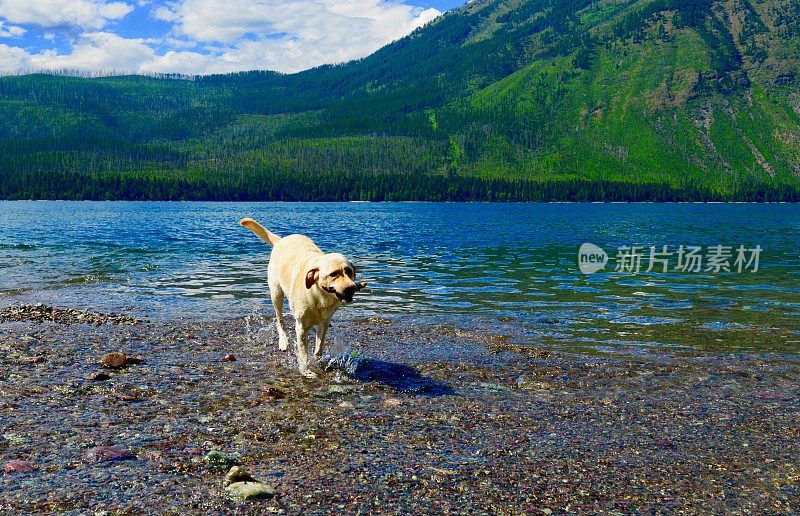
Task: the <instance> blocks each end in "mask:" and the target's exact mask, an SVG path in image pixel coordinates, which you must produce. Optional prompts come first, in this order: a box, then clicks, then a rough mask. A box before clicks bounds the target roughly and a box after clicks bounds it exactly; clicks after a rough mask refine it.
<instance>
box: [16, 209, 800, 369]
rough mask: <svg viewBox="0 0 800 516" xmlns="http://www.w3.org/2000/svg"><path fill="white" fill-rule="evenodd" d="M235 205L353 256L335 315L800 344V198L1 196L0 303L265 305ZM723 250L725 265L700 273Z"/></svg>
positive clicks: (252, 245)
mask: <svg viewBox="0 0 800 516" xmlns="http://www.w3.org/2000/svg"><path fill="white" fill-rule="evenodd" d="M244 216H250V217H253V218H255V219H256V220H258V221H259V222H261V223H262V224H263V225H264V226H265V227H267V228H269V229H270V230H271V231H273V232H275V233H277V234H279V235H286V234H290V233H303V234H306V235H309V236H310V237H312V238H313V239H314V240H315V241H316V242H317V244H318V245H319V246H320V247H321V248H322V249H323V250H325V251H338V252H342V253H344V254H346V255H348V256H350V257H351V258H352V259H353V261H354V262H355V263H356V264H357V266H358V268H359V278H360V279H365V280H368V281H369V282H370V286H369V287H368V289H366V290H364V291H362V292H361V293H360V295H359V296H357V301H356V303H355V304H353V305H349V306H346V307H344V308H342V309H341V310H340V312H339V313H338V314H337V318H338V319H346V318H348V317H380V318H389V319H392V320H397V321H401V322H403V323H407V324H429V323H450V324H453V325H455V326H459V327H468V328H473V329H478V330H482V331H491V332H493V333H501V334H507V335H509V336H511V337H512V339H513V340H514V341H515V342H519V343H525V342H535V343H538V344H545V345H549V346H556V347H567V348H575V349H578V350H589V351H592V350H596V351H604V352H625V353H627V352H632V353H637V352H643V351H646V350H648V349H653V348H654V347H655V348H658V349H663V348H667V347H670V348H676V349H682V348H686V349H690V350H691V349H703V350H720V351H735V352H765V351H766V352H788V353H797V352H798V350H800V323H799V322H798V321H800V207H798V206H796V205H782V204H773V205H756V204H435V203H433V204H432V203H402V204H388V203H387V204H366V203H337V204H327V203H153V202H147V203H145V202H142V203H139V202H41V201H37V202H33V201H31V202H28V201H21V202H0V305H9V304H13V303H23V302H24V303H29V302H42V303H47V304H53V305H59V306H72V307H81V308H85V309H91V310H98V311H113V312H127V313H133V314H138V315H140V316H143V317H147V318H150V319H158V318H166V319H175V318H177V319H215V318H219V317H241V316H246V315H252V314H259V313H263V314H266V315H271V313H272V308H271V306H270V304H269V296H268V293H267V289H266V270H267V258H268V256H269V251H270V248H269V247H268V246H266V245H265V244H262V243H261V242H260V241H259V240H258V239H257V238H256V237H255V236H254V235H253V234H252V233H250V232H249V231H247V230H245V229H244V228H242V227H240V226H239V225H238V220H239V219H240V218H241V217H244ZM583 243H593V244H595V245H597V246H600V247H601V248H603V249H604V250H605V251H606V252H607V253H608V254H609V255H610V262H609V264H608V265H607V266H606V268H605V269H604V270H601V271H599V272H596V273H594V274H590V275H586V274H583V273H581V271H580V270H579V267H578V249H579V247H580V246H581V244H583ZM681 245H683V246H700V247H701V251H700V252H699V253H698V254H699V255H701V257H702V259H703V260H704V261H703V263H702V266H701V270H700V271H699V272H690V271H680V270H675V268H676V267H677V265H678V256H677V251H678V249H679V246H681ZM718 245H722V246H728V247H730V248H732V249H730V253H731V255H732V256H731V257H730V258H728V259H726V260H721V261H722V262H724V263H726V264H727V265H728V266H729V267H730V268H732V269H733V270H732V272H725V271H724V270H721V271H720V272H716V271H715V270H713V268H712V270H710V271H709V270H707V265H708V264H709V263H711V262H709V261H708V260H709V259H710V258H709V254H711V253H712V250H713V246H718ZM621 246H641V247H642V248H643V251H642V253H643V255H644V256H643V259H642V262H641V270H640V271H639V272H638V273H637V272H635V270H633V271H619V272H616V271H615V270H614V269H615V266H616V265H618V264H619V262H620V260H616V257H617V254H618V248H619V247H621ZM650 246H656V248H657V250H658V251H661V250H662V247H663V246H667V252H668V253H672V255H664V256H662V258H664V259H665V260H667V265H668V268H669V271H668V272H667V273H664V272H662V271H661V267H662V266H661V265H659V266H658V267H656V270H654V271H651V272H646V269H647V268H648V263H649V261H648V258H649V253H650ZM740 246H742V247H743V249H744V251H743V252H744V253H745V254H744V256H745V258H747V259H750V258H753V253H752V252H751V250H752V249H755V248H756V246H760V248H761V249H762V251H761V252H760V254H759V255H758V258H759V260H758V270H756V271H754V270H753V269H754V268H755V262H751V263H750V264H749V267H748V266H747V265H748V264H747V263H741V264H740V265H743V266H744V267H743V271H742V272H741V273H740V272H737V271H736V269H737V263H736V258H737V249H738V248H739V247H740ZM722 251H723V254H724V251H726V249H723V250H722ZM634 256H635V255H634ZM659 263H661V262H659Z"/></svg>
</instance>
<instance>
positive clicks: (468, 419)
mask: <svg viewBox="0 0 800 516" xmlns="http://www.w3.org/2000/svg"><path fill="white" fill-rule="evenodd" d="M259 330H260V331H259ZM331 331H332V335H331V337H332V339H331V340H332V346H331V355H330V357H328V359H329V360H326V363H329V366H328V367H327V370H326V371H324V372H323V374H322V375H321V377H320V378H319V379H317V380H307V379H304V378H302V377H301V376H300V375H299V374H298V373H297V372H296V370H295V368H294V367H293V360H292V358H291V357H290V356H288V355H286V354H282V353H280V352H278V350H277V345H276V344H275V342H273V340H274V339H273V338H272V337H273V336H274V335H273V330H272V326H271V321H265V323H264V324H263V325H262V326H259V327H257V328H256V327H254V325H253V324H252V321H245V320H243V319H231V320H228V321H225V322H215V323H200V322H198V323H186V322H172V323H169V322H164V321H138V320H137V319H136V318H133V317H129V316H110V315H104V314H93V313H88V312H82V311H79V310H72V309H56V308H51V307H44V306H41V305H38V306H35V305H33V306H32V305H29V306H25V307H20V306H17V307H10V308H6V309H3V310H0V414H2V417H1V418H0V467H2V469H3V471H2V472H0V513H17V514H18V513H41V512H67V513H74V514H83V513H86V512H95V513H96V512H101V513H102V511H105V512H106V513H115V512H119V513H123V514H124V513H142V512H146V513H158V514H170V513H179V512H185V511H191V512H192V513H197V512H200V513H232V514H237V513H238V514H245V513H246V514H258V513H287V514H308V513H355V512H361V513H367V512H369V513H409V512H413V513H431V512H432V513H475V512H477V513H483V512H488V513H501V514H506V513H508V514H514V513H542V514H551V513H562V512H569V511H582V512H588V511H616V512H624V513H628V512H664V511H674V510H681V511H686V512H708V511H713V512H723V511H734V512H751V511H758V512H777V513H794V512H798V511H800V505H798V501H799V500H800V463H799V462H800V459H798V458H799V457H800V430H798V429H800V402H799V401H798V400H800V382H798V379H799V378H800V358H798V357H797V356H796V355H794V356H786V355H761V356H755V355H749V356H733V355H715V354H702V353H686V352H678V351H675V350H669V349H664V350H656V351H654V352H653V353H651V354H649V355H647V356H631V355H595V356H590V355H577V354H570V353H565V352H559V351H554V350H549V349H540V348H537V347H536V346H535V344H524V343H519V342H516V341H513V340H512V339H508V338H507V336H504V335H491V334H486V333H477V332H470V331H464V330H461V329H459V328H455V327H452V326H447V325H427V326H420V325H413V324H408V323H404V322H402V321H395V320H389V319H364V320H352V321H346V320H338V321H337V322H335V327H334V328H332V330H331ZM324 365H325V364H320V369H325V368H324ZM232 486H233V487H232ZM251 495H252V496H251Z"/></svg>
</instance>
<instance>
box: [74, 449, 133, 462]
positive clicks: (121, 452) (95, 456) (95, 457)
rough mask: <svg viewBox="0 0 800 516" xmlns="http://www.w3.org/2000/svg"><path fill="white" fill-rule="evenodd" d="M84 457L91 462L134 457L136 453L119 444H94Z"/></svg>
mask: <svg viewBox="0 0 800 516" xmlns="http://www.w3.org/2000/svg"><path fill="white" fill-rule="evenodd" d="M86 458H87V459H89V460H90V461H92V462H113V461H120V460H131V459H135V458H136V455H134V454H133V453H132V452H130V451H129V450H126V449H125V448H120V447H119V446H95V447H94V448H91V449H89V451H88V452H87V453H86Z"/></svg>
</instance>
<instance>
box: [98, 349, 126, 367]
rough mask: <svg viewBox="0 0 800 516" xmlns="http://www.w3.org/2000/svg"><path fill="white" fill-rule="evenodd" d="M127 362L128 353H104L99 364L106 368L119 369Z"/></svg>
mask: <svg viewBox="0 0 800 516" xmlns="http://www.w3.org/2000/svg"><path fill="white" fill-rule="evenodd" d="M127 363H128V355H126V354H125V353H117V352H114V353H106V354H105V355H104V356H103V358H101V359H100V365H101V366H103V367H106V368H108V369H119V368H121V367H124V366H125V364H127Z"/></svg>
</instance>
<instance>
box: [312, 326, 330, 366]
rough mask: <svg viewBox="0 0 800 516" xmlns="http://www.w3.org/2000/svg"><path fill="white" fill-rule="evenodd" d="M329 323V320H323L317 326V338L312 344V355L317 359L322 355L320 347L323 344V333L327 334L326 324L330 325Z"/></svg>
mask: <svg viewBox="0 0 800 516" xmlns="http://www.w3.org/2000/svg"><path fill="white" fill-rule="evenodd" d="M330 324H331V322H330V321H324V322H321V323H320V324H319V326H317V339H316V344H315V346H314V356H315V357H316V358H317V360H319V357H321V356H322V348H323V347H324V346H325V335H327V334H328V326H330Z"/></svg>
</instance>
